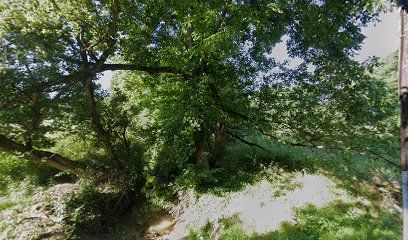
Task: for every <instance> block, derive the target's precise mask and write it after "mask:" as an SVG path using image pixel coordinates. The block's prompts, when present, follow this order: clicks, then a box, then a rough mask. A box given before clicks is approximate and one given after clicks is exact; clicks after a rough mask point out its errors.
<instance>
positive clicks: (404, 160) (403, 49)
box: [398, 4, 408, 240]
mask: <svg viewBox="0 0 408 240" xmlns="http://www.w3.org/2000/svg"><path fill="white" fill-rule="evenodd" d="M400 7H401V10H400V17H401V20H400V24H401V42H400V51H399V68H398V94H399V97H400V104H401V126H400V127H401V136H400V142H401V168H402V169H401V170H402V172H401V173H402V174H401V175H402V199H403V214H404V231H403V235H404V240H408V199H407V197H408V39H407V37H406V34H408V14H407V9H406V8H405V7H404V6H403V5H402V4H401V6H400Z"/></svg>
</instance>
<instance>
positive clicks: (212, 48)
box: [123, 1, 381, 169]
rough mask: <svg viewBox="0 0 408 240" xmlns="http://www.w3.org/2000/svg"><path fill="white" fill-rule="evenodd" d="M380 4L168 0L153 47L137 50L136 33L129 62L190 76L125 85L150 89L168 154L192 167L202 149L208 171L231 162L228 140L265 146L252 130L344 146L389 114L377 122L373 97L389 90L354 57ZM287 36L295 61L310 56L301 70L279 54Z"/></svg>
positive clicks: (155, 9)
mask: <svg viewBox="0 0 408 240" xmlns="http://www.w3.org/2000/svg"><path fill="white" fill-rule="evenodd" d="M374 6H375V3H374V2H372V1H358V2H352V3H350V2H340V1H322V2H320V3H315V2H310V1H278V2H268V1H237V2H232V1H231V2H230V1H227V2H226V3H221V2H206V3H202V4H185V3H180V2H178V1H170V2H169V1H166V2H163V3H162V4H158V5H155V6H152V7H151V9H150V8H146V9H145V14H146V16H145V17H144V18H148V19H153V20H154V21H155V22H154V23H152V27H150V28H147V29H148V30H146V31H147V32H149V31H150V32H154V35H153V36H152V38H151V40H150V41H149V42H147V43H146V48H148V49H149V47H150V51H149V52H147V53H146V52H144V51H145V49H146V48H142V49H140V54H137V55H132V54H130V53H131V52H132V51H134V47H133V45H132V43H139V42H140V39H139V36H140V34H134V35H132V36H135V37H129V38H126V40H128V41H129V43H128V44H124V45H123V46H124V47H126V48H125V49H124V50H123V53H124V54H123V57H124V58H125V60H127V61H134V60H135V59H134V57H135V56H145V59H144V60H143V61H150V62H155V61H157V59H160V61H161V62H163V63H164V65H166V66H173V67H174V68H176V69H182V70H181V71H182V72H183V74H181V75H173V76H171V77H169V76H151V75H146V74H132V75H130V76H129V77H128V78H126V79H125V81H126V82H128V85H129V86H130V88H133V92H132V91H131V93H130V94H134V92H143V94H140V95H139V96H140V98H141V99H142V106H143V107H145V108H147V109H149V112H150V117H151V119H152V120H153V121H152V123H151V132H153V133H156V134H154V136H153V139H155V140H156V141H157V140H158V139H160V144H161V146H162V149H163V151H164V152H163V154H164V156H163V158H172V157H173V156H174V158H175V160H176V159H182V160H181V161H185V162H186V161H189V159H190V157H191V152H193V154H192V155H194V156H195V161H196V165H197V166H198V167H199V168H201V169H208V168H209V167H210V166H211V165H215V166H216V165H217V164H218V163H217V162H218V161H220V159H222V153H223V152H224V150H223V149H224V148H225V142H226V136H227V135H228V136H229V137H231V138H234V139H237V140H239V141H242V142H244V143H246V144H251V145H253V146H256V144H254V143H251V142H250V141H248V140H246V139H245V136H244V134H245V132H246V130H248V129H256V130H257V131H259V132H261V133H262V134H265V135H267V136H270V137H273V138H274V139H279V140H288V139H290V140H295V142H296V143H299V142H302V143H304V142H306V143H305V144H309V145H310V146H311V145H312V144H316V142H324V141H325V142H326V143H327V142H330V140H331V144H332V145H336V144H337V145H338V144H342V145H341V146H342V147H343V146H344V145H345V144H344V143H342V141H344V140H345V139H346V138H347V136H349V135H348V134H349V133H351V132H353V131H354V130H355V129H356V128H357V127H360V129H361V127H362V126H363V125H365V124H366V123H367V122H373V121H374V120H375V119H374V118H377V119H379V118H380V116H376V117H375V116H374V115H379V114H378V111H376V109H375V107H376V106H377V105H378V104H379V102H378V101H370V100H369V99H370V98H373V96H374V95H375V94H377V93H378V91H376V89H379V88H380V87H381V86H378V85H375V84H371V83H370V80H371V79H370V77H369V74H368V73H367V72H368V70H367V69H369V68H371V64H370V63H365V64H360V63H358V62H356V61H354V60H353V59H352V56H353V54H354V52H355V51H356V50H358V49H359V47H360V45H361V42H362V40H363V39H364V36H363V35H362V33H361V32H360V28H361V27H362V26H364V25H365V24H367V23H368V22H369V21H372V20H374V19H375V17H376V14H377V12H375V11H374V10H373V9H374ZM261 9H262V11H261ZM156 13H160V14H158V15H159V16H160V17H157V16H156ZM238 16H239V17H238ZM316 19H319V20H318V21H316ZM153 20H152V21H153ZM145 34H146V35H148V33H144V34H142V35H145ZM284 36H287V37H288V38H289V40H288V52H289V55H290V56H291V57H298V58H301V59H302V63H301V64H300V65H299V66H298V67H296V68H294V69H292V68H289V67H288V66H286V65H285V64H284V63H279V62H278V61H277V60H276V59H275V58H274V56H273V49H274V47H275V46H276V45H277V44H278V43H279V42H280V41H281V39H282V38H283V37H284ZM124 41H125V40H124ZM131 46H132V48H131V49H129V48H130V47H131ZM149 54H150V55H149ZM377 110H378V109H377ZM345 129H346V130H347V131H344V130H345ZM360 132H361V131H360ZM172 147H173V148H175V149H180V151H179V154H175V153H174V151H171V150H169V149H170V148H172ZM344 147H345V146H344ZM181 149H182V150H181ZM166 152H167V153H166ZM211 160H212V161H211Z"/></svg>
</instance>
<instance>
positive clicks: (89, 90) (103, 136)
mask: <svg viewBox="0 0 408 240" xmlns="http://www.w3.org/2000/svg"><path fill="white" fill-rule="evenodd" d="M92 78H93V77H92V76H88V77H87V78H86V79H85V82H84V90H85V97H86V101H87V103H88V111H89V114H90V115H91V120H92V126H93V128H94V130H95V132H96V134H97V136H98V137H99V138H100V140H101V141H102V144H103V146H104V148H105V151H106V154H107V155H108V158H109V159H110V160H112V161H114V162H116V163H118V164H119V162H118V160H117V158H116V155H115V152H114V150H113V147H112V143H111V141H110V136H109V134H108V132H106V130H105V129H104V128H103V126H102V124H101V122H100V119H99V115H98V112H97V110H96V102H95V96H94V91H93V86H92V84H93V83H92Z"/></svg>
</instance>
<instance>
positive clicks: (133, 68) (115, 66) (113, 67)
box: [101, 64, 180, 74]
mask: <svg viewBox="0 0 408 240" xmlns="http://www.w3.org/2000/svg"><path fill="white" fill-rule="evenodd" d="M108 70H110V71H115V70H129V71H142V72H147V73H153V74H154V73H180V71H179V70H177V69H175V68H172V67H145V66H139V65H134V64H104V65H103V66H102V69H101V71H108Z"/></svg>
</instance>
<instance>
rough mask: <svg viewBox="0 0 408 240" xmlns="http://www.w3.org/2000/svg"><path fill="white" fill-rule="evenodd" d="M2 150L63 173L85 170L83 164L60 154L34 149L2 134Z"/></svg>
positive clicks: (0, 137)
mask: <svg viewBox="0 0 408 240" xmlns="http://www.w3.org/2000/svg"><path fill="white" fill-rule="evenodd" d="M0 150H1V151H4V152H7V153H10V154H13V155H15V156H18V157H21V158H24V159H27V160H30V161H33V162H38V163H43V164H46V165H48V166H51V167H53V168H56V169H59V170H61V171H67V170H75V169H80V168H84V166H83V165H82V164H80V163H78V162H75V161H72V160H70V159H68V158H65V157H63V156H61V155H59V154H58V153H52V152H48V151H43V150H38V149H32V148H31V147H29V146H25V145H23V144H20V143H17V142H14V141H13V140H11V139H9V138H7V137H6V136H4V135H2V134H0Z"/></svg>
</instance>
